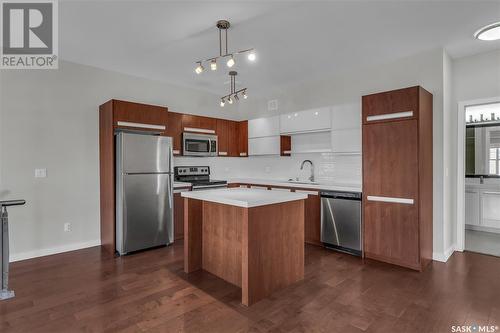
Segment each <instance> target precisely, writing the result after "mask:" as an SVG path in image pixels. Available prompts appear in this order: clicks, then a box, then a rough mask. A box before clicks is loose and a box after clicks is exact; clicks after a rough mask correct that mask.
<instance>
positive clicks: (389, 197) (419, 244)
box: [363, 87, 432, 270]
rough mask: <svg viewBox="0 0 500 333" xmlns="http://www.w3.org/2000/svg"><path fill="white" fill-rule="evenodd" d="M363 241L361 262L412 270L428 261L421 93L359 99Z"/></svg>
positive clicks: (428, 143) (427, 140)
mask: <svg viewBox="0 0 500 333" xmlns="http://www.w3.org/2000/svg"><path fill="white" fill-rule="evenodd" d="M410 111H411V112H412V113H411V115H410V114H408V112H410ZM387 114H390V115H392V116H389V117H385V115H387ZM394 115H396V116H394ZM397 115H401V117H397ZM373 116H377V117H375V118H373ZM379 116H382V117H379ZM363 235H364V237H363V238H364V255H365V257H367V258H372V259H376V260H381V261H385V262H389V263H392V264H397V265H400V266H404V267H408V268H412V269H416V270H422V269H423V268H424V267H425V266H426V265H427V264H428V263H429V262H430V261H431V260H432V95H431V94H430V93H429V92H427V91H426V90H424V89H423V88H421V87H411V88H407V89H399V90H395V91H391V92H384V93H380V94H374V95H369V96H363Z"/></svg>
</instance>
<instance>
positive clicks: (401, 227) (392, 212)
mask: <svg viewBox="0 0 500 333" xmlns="http://www.w3.org/2000/svg"><path fill="white" fill-rule="evenodd" d="M417 213H418V211H417V208H416V205H407V204H401V203H392V202H376V201H366V202H365V203H364V216H363V223H364V253H365V256H366V257H367V258H372V259H376V260H382V261H385V262H389V263H392V264H396V265H401V266H405V267H409V268H413V269H417V270H420V267H421V266H420V252H419V230H418V228H419V223H418V217H417Z"/></svg>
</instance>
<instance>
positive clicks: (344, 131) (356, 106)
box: [331, 103, 361, 154]
mask: <svg viewBox="0 0 500 333" xmlns="http://www.w3.org/2000/svg"><path fill="white" fill-rule="evenodd" d="M331 138H332V152H334V153H354V154H359V153H361V104H360V103H353V104H343V105H335V106H333V107H332V136H331Z"/></svg>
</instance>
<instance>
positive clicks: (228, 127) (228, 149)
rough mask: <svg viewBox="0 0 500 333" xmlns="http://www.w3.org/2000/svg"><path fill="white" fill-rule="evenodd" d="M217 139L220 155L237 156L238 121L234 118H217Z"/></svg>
mask: <svg viewBox="0 0 500 333" xmlns="http://www.w3.org/2000/svg"><path fill="white" fill-rule="evenodd" d="M216 133H217V140H218V145H219V156H228V157H237V156H239V154H238V140H239V137H238V123H237V122H236V121H232V120H225V119H217V131H216Z"/></svg>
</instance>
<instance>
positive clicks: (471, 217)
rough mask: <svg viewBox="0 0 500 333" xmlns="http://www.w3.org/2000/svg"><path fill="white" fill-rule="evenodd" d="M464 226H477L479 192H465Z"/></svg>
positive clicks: (470, 190)
mask: <svg viewBox="0 0 500 333" xmlns="http://www.w3.org/2000/svg"><path fill="white" fill-rule="evenodd" d="M465 224H468V225H479V192H478V191H475V190H473V189H468V190H466V191H465Z"/></svg>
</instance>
